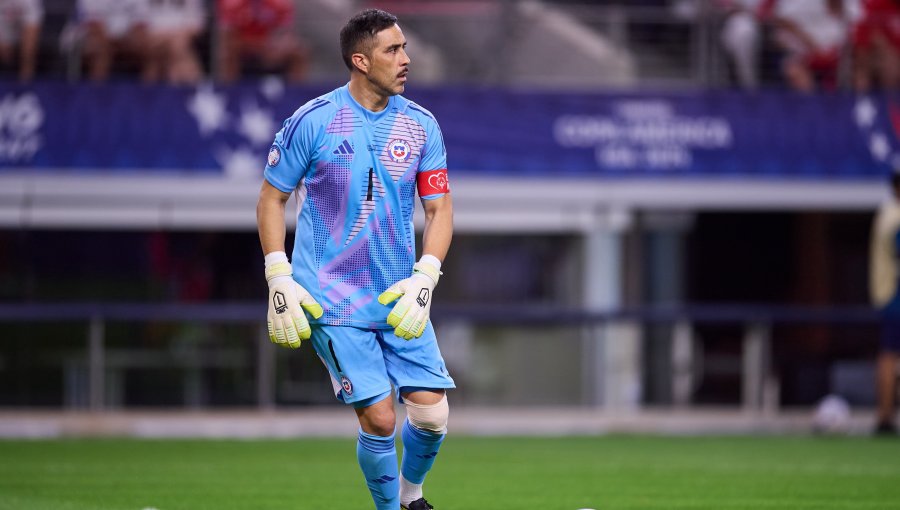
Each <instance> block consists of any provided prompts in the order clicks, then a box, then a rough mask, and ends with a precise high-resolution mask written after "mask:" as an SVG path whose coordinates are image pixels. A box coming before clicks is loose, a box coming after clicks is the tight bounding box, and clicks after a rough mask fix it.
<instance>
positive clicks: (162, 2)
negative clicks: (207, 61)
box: [144, 0, 207, 84]
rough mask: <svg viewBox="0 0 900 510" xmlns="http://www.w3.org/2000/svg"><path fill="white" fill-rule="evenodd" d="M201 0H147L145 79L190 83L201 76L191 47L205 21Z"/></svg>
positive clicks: (198, 60)
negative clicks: (147, 36) (147, 37)
mask: <svg viewBox="0 0 900 510" xmlns="http://www.w3.org/2000/svg"><path fill="white" fill-rule="evenodd" d="M206 17H207V14H206V7H205V6H204V3H203V0H148V10H147V18H146V20H147V26H148V32H149V41H148V52H147V68H146V73H145V76H144V77H145V78H146V79H147V80H148V81H159V80H165V81H167V82H168V83H172V84H193V83H197V82H198V81H200V79H201V78H202V77H203V68H202V67H201V65H200V57H199V56H198V55H197V50H196V49H195V47H194V44H195V42H196V39H197V37H198V36H199V35H200V34H201V33H202V32H203V29H204V26H205V24H206Z"/></svg>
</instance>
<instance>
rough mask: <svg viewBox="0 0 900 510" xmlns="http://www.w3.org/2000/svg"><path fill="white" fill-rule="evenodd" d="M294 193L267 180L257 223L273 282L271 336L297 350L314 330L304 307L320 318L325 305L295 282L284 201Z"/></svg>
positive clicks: (269, 277) (260, 200)
mask: <svg viewBox="0 0 900 510" xmlns="http://www.w3.org/2000/svg"><path fill="white" fill-rule="evenodd" d="M290 196H291V195H290V193H285V192H283V191H280V190H278V189H277V188H275V187H274V186H272V185H271V184H269V182H268V181H265V180H264V181H263V185H262V189H261V190H260V191H259V202H257V204H256V224H257V227H258V229H259V242H260V245H261V246H262V250H263V255H265V259H266V281H267V282H268V284H269V311H268V314H267V319H268V321H267V323H268V329H269V338H270V339H271V340H272V341H273V342H275V343H276V344H279V345H286V346H288V347H292V348H295V349H296V348H297V347H300V341H301V340H306V339H307V338H309V337H310V335H311V333H312V330H311V329H310V327H309V321H308V320H307V319H306V316H305V315H304V313H303V310H306V312H308V313H309V314H310V315H311V316H312V317H313V318H315V319H318V318H319V317H321V316H322V307H321V306H320V305H319V303H317V302H316V300H315V299H313V297H312V296H311V295H310V294H309V292H307V291H306V289H304V288H303V287H301V286H300V284H298V283H297V282H296V281H294V278H293V276H292V275H293V270H292V268H291V264H290V262H289V261H288V258H287V254H285V250H284V237H285V225H284V204H285V202H287V200H288V198H289V197H290Z"/></svg>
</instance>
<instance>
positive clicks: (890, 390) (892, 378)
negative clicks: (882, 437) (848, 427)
mask: <svg viewBox="0 0 900 510" xmlns="http://www.w3.org/2000/svg"><path fill="white" fill-rule="evenodd" d="M896 366H897V354H896V353H894V352H891V351H887V350H882V351H881V352H880V353H879V354H878V363H877V368H876V374H877V377H878V423H877V428H878V430H879V431H884V432H887V431H889V430H890V429H892V428H893V425H894V399H895V398H896V391H897V390H896V384H897V369H896ZM882 429H884V430H882Z"/></svg>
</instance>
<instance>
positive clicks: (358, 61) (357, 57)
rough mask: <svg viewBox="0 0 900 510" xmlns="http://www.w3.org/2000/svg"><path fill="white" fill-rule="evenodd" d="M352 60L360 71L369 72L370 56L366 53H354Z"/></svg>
mask: <svg viewBox="0 0 900 510" xmlns="http://www.w3.org/2000/svg"><path fill="white" fill-rule="evenodd" d="M350 61H351V62H353V67H355V68H356V69H357V70H358V71H359V72H361V73H363V74H368V72H369V57H367V56H366V55H365V54H364V53H354V54H353V56H351V57H350Z"/></svg>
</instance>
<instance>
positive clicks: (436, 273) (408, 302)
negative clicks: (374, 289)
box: [378, 255, 441, 340]
mask: <svg viewBox="0 0 900 510" xmlns="http://www.w3.org/2000/svg"><path fill="white" fill-rule="evenodd" d="M427 257H430V255H426V256H423V257H422V260H420V261H419V262H417V263H416V265H414V266H413V274H412V276H410V277H409V278H405V279H403V280H400V281H399V282H397V283H395V284H393V285H391V286H390V287H388V289H387V290H386V291H384V292H382V293H381V295H380V296H378V302H379V303H381V304H383V305H387V304H389V303H392V302H394V301H396V300H397V299H398V298H399V299H400V300H399V301H397V304H396V305H394V308H393V309H392V310H391V313H390V314H389V315H388V318H387V322H388V324H390V325H391V326H394V328H395V329H394V334H396V335H397V336H399V337H400V338H404V339H406V340H411V339H413V338H418V337H420V336H422V333H423V332H424V331H425V325H426V324H428V316H429V314H430V312H431V294H432V293H433V292H434V286H435V285H437V282H438V279H439V278H440V276H441V271H440V269H439V268H438V267H436V266H435V265H433V264H431V263H429V262H428V261H426V258H427ZM431 258H434V257H431ZM435 261H437V259H435ZM438 263H440V262H438Z"/></svg>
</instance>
